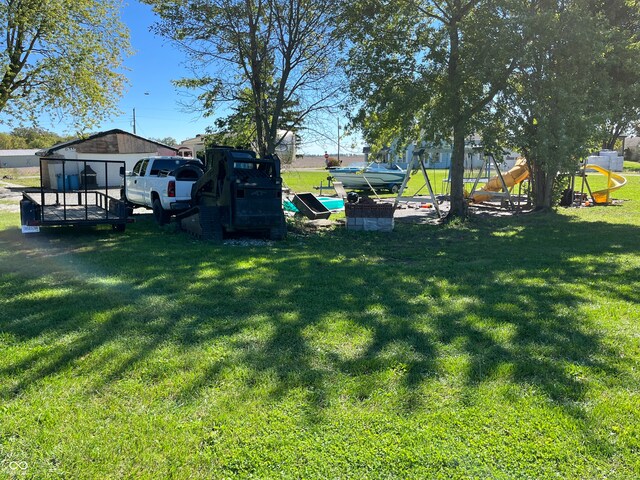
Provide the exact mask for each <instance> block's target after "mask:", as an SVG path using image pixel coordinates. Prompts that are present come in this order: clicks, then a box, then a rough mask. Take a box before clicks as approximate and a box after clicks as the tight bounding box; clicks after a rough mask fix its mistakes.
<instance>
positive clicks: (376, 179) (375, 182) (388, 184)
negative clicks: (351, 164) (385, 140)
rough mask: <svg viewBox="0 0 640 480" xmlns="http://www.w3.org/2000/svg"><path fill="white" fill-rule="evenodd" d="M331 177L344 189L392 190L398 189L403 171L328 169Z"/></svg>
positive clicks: (403, 174) (402, 178)
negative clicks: (371, 188) (340, 183)
mask: <svg viewBox="0 0 640 480" xmlns="http://www.w3.org/2000/svg"><path fill="white" fill-rule="evenodd" d="M330 173H331V176H332V177H333V178H334V179H335V180H336V181H338V182H342V185H343V186H344V187H345V188H357V189H368V188H369V187H373V188H385V189H389V190H392V189H393V188H394V186H395V187H399V186H400V185H401V184H402V181H403V180H404V176H405V171H404V170H401V169H398V170H388V171H384V170H377V171H376V170H370V169H359V170H356V169H352V170H348V169H330Z"/></svg>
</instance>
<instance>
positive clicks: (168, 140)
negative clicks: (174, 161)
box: [149, 137, 179, 147]
mask: <svg viewBox="0 0 640 480" xmlns="http://www.w3.org/2000/svg"><path fill="white" fill-rule="evenodd" d="M149 140H153V141H154V142H158V143H162V144H163V145H169V146H170V147H175V146H177V145H178V143H179V142H178V141H177V140H176V139H175V138H173V137H164V138H150V139H149Z"/></svg>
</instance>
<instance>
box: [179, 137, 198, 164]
mask: <svg viewBox="0 0 640 480" xmlns="http://www.w3.org/2000/svg"><path fill="white" fill-rule="evenodd" d="M203 150H204V135H199V134H198V135H196V136H195V137H194V138H188V139H187V140H185V141H183V142H182V143H181V144H180V145H178V155H180V156H181V157H192V158H196V156H197V155H198V152H201V151H203Z"/></svg>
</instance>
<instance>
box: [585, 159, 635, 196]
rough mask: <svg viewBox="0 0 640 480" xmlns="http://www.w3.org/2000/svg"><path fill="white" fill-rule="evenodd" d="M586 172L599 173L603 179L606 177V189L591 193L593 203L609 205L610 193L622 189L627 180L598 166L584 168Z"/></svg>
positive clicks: (592, 165) (590, 165)
mask: <svg viewBox="0 0 640 480" xmlns="http://www.w3.org/2000/svg"><path fill="white" fill-rule="evenodd" d="M584 168H585V169H587V170H595V171H596V172H598V173H601V174H602V175H604V176H605V177H607V188H605V189H603V190H597V191H595V192H591V195H592V196H593V201H594V202H596V203H610V201H611V192H613V191H614V190H618V189H619V188H622V187H624V186H625V184H626V183H627V179H626V178H625V177H623V176H622V175H619V174H617V173H614V172H612V171H610V170H607V169H606V168H602V167H600V166H598V165H594V164H591V163H590V164H589V165H586V166H585V167H584Z"/></svg>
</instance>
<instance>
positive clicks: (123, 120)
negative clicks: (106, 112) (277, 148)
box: [7, 0, 361, 154]
mask: <svg viewBox="0 0 640 480" xmlns="http://www.w3.org/2000/svg"><path fill="white" fill-rule="evenodd" d="M155 20H156V17H155V15H154V13H153V12H152V10H151V7H149V6H147V5H144V4H141V3H140V2H138V1H137V0H129V1H128V2H127V0H125V3H124V5H123V9H122V21H123V22H124V23H125V25H127V27H128V28H129V31H130V36H131V47H132V49H133V54H132V55H131V56H130V57H128V58H126V59H125V61H124V66H125V67H126V69H127V70H126V71H125V72H124V73H125V76H126V77H127V78H128V83H129V85H128V86H127V88H126V91H125V94H124V96H123V97H122V99H121V100H120V102H119V110H120V111H121V112H122V113H121V114H119V115H117V114H116V115H114V116H112V117H111V118H110V119H108V120H106V121H104V122H103V123H102V125H100V127H99V128H96V130H100V131H105V130H111V129H114V128H119V129H122V130H126V131H129V132H133V110H134V108H135V111H136V133H137V134H138V135H140V136H143V137H147V138H149V137H152V138H166V137H172V138H174V139H176V140H177V141H178V142H181V141H183V140H186V139H188V138H193V137H195V136H196V135H197V134H199V133H205V130H206V128H207V126H209V125H212V124H213V123H214V119H213V118H204V117H202V115H201V114H200V112H198V111H197V109H193V110H191V111H187V110H186V109H185V107H184V106H183V105H181V102H182V103H184V102H186V101H187V97H185V94H184V92H182V93H181V92H180V91H179V90H178V89H177V88H176V87H174V86H173V84H172V83H171V82H172V80H176V79H178V78H181V76H182V68H183V62H184V59H185V56H184V54H183V53H182V52H181V51H179V50H178V49H177V48H175V47H174V46H173V45H171V44H170V43H169V42H168V41H167V40H165V39H163V38H161V37H157V36H155V35H154V34H153V33H151V32H150V27H151V26H152V25H153V23H154V22H155ZM335 120H337V119H335ZM333 121H334V119H331V123H333ZM41 122H42V125H41V126H42V127H44V128H46V129H47V130H51V131H54V132H57V133H59V134H65V135H69V134H74V131H73V130H72V129H71V128H70V126H67V125H63V124H59V123H56V124H51V123H49V124H48V122H47V121H45V120H44V119H41ZM340 123H341V124H342V125H343V126H344V125H345V124H346V120H345V119H341V120H340ZM7 130H9V129H8V128H7ZM328 136H329V137H334V134H333V132H331V133H328ZM335 136H336V137H337V127H336V135H335ZM356 142H357V140H356ZM352 144H353V140H351V139H347V138H345V139H343V140H342V148H341V150H342V152H343V153H344V154H346V153H350V152H351V153H357V152H360V151H361V147H359V146H358V147H356V148H354V149H353V150H351V149H350V146H351V145H352ZM336 146H337V145H336V142H335V141H331V139H329V138H327V139H326V140H320V141H318V143H317V144H313V145H307V146H306V148H305V149H304V152H303V153H306V154H322V153H324V151H325V150H328V151H329V152H330V153H335V152H336V150H337V148H336Z"/></svg>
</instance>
